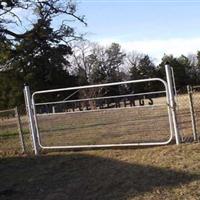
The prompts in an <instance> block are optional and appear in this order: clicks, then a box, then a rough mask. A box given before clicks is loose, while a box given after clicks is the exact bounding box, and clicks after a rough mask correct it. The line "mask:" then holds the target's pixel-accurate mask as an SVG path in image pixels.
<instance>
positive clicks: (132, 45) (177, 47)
mask: <svg viewBox="0 0 200 200" xmlns="http://www.w3.org/2000/svg"><path fill="white" fill-rule="evenodd" d="M98 42H99V43H100V44H101V45H104V46H107V45H109V44H111V43H112V42H118V43H119V44H120V45H121V46H122V48H123V49H124V50H125V51H138V52H140V53H144V54H148V55H149V56H151V57H152V58H155V59H156V61H157V62H160V60H161V58H162V57H163V55H164V54H173V55H174V56H180V55H182V54H184V55H188V54H195V53H196V52H197V50H200V38H171V39H166V40H164V39H163V40H162V39H159V40H140V41H128V42H125V41H122V40H117V39H109V38H108V39H102V40H99V41H98Z"/></svg>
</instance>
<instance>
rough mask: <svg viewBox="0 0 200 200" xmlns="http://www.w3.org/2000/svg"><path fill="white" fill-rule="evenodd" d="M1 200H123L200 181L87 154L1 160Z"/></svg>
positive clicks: (191, 175)
mask: <svg viewBox="0 0 200 200" xmlns="http://www.w3.org/2000/svg"><path fill="white" fill-rule="evenodd" d="M0 172H1V178H0V199H1V200H4V199H6V200H9V199H20V200H25V199H29V200H30V199H34V200H35V199H37V200H40V199H41V200H64V199H67V200H80V199H82V200H89V199H91V200H94V199H95V200H98V199H99V200H112V199H114V200H123V199H127V198H128V197H133V196H136V197H137V196H139V195H142V194H143V193H145V192H151V191H153V190H155V189H156V188H160V189H164V188H165V189H166V188H167V187H170V188H172V187H176V186H180V185H181V184H186V183H189V182H191V181H193V180H196V179H199V177H198V176H196V175H193V174H188V173H184V172H178V171H173V170H170V169H163V168H162V169H161V168H157V167H152V166H144V165H139V164H130V163H127V162H122V161H118V160H114V159H108V158H101V157H95V156H91V155H87V154H70V155H56V156H55V155H50V156H42V157H38V158H4V159H1V160H0Z"/></svg>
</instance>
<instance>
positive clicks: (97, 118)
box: [0, 86, 200, 155]
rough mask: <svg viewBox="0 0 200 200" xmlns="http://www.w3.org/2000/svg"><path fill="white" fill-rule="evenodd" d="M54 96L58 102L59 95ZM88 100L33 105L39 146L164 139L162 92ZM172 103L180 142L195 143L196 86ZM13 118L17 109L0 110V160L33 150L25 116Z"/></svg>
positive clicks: (199, 118)
mask: <svg viewBox="0 0 200 200" xmlns="http://www.w3.org/2000/svg"><path fill="white" fill-rule="evenodd" d="M77 93H78V92H76V95H77ZM82 93H83V91H82ZM85 93H88V91H87V92H85ZM190 95H191V96H190ZM56 96H58V97H60V96H59V95H58V94H57V95H56ZM72 96H73V95H72ZM91 97H92V96H91V95H89V96H88V97H86V96H84V97H83V98H82V99H78V98H77V99H75V101H73V99H72V97H71V96H70V98H67V99H64V102H59V101H58V102H59V103H58V104H56V103H55V102H54V103H48V102H47V103H42V102H41V101H40V103H38V104H36V112H37V121H38V128H39V132H40V136H41V141H42V144H43V145H44V146H60V145H90V144H93V145H95V144H97V145H98V144H111V143H115V144H123V143H133V142H135V143H140V142H164V141H166V140H167V139H168V138H169V135H170V124H169V119H168V105H167V102H166V97H165V95H164V93H163V91H157V92H156V93H152V94H151V93H148V94H144V93H143V94H141V95H136V96H134V95H133V94H128V95H127V94H126V95H125V94H118V95H117V96H116V97H113V96H109V95H107V96H106V95H105V96H104V97H106V98H104V99H101V98H100V97H99V96H96V97H95V98H94V99H93V100H91ZM191 98H192V101H191ZM176 103H177V121H178V129H179V132H180V136H181V140H182V142H191V141H194V131H196V134H197V139H199V136H200V86H193V87H191V89H190V90H188V89H187V88H186V87H185V88H184V89H182V90H179V91H177V96H176ZM191 105H192V106H193V113H192V111H191ZM17 113H18V112H16V109H10V110H4V111H0V155H4V154H6V155H8V154H13V153H21V152H24V151H26V152H30V151H32V145H31V143H32V139H31V137H30V132H29V123H28V117H27V116H26V115H22V116H18V114H17ZM192 117H193V118H192ZM19 120H20V122H19ZM193 120H194V122H193ZM193 125H195V126H193ZM20 131H21V134H22V137H23V141H24V147H23V145H22V138H20Z"/></svg>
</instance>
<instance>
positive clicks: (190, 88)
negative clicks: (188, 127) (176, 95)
mask: <svg viewBox="0 0 200 200" xmlns="http://www.w3.org/2000/svg"><path fill="white" fill-rule="evenodd" d="M187 92H188V97H189V105H190V115H191V122H192V133H193V137H194V141H197V128H196V119H195V112H194V104H193V96H192V87H191V86H190V85H187Z"/></svg>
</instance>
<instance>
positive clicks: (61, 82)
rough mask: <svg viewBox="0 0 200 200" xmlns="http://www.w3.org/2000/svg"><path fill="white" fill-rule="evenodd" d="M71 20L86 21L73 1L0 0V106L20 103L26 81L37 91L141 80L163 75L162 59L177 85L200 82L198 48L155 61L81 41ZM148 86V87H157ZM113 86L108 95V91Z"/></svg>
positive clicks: (115, 47)
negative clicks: (25, 14)
mask: <svg viewBox="0 0 200 200" xmlns="http://www.w3.org/2000/svg"><path fill="white" fill-rule="evenodd" d="M16 10H20V11H21V12H15V11H16ZM23 12H31V13H32V15H33V16H34V17H32V18H31V20H27V21H24V20H25V19H24V18H23V16H21V15H20V14H19V13H23ZM58 19H62V20H58ZM74 21H76V23H77V22H79V23H80V26H82V25H84V26H86V25H87V24H86V22H85V18H84V16H82V15H79V14H78V11H77V5H76V3H74V2H73V1H62V0H50V1H40V0H38V1H37V0H36V1H35V0H34V1H24V0H23V1H22V0H2V1H1V2H0V109H5V108H9V107H14V106H20V105H23V104H24V97H23V87H24V84H25V83H26V84H28V85H30V87H31V90H32V91H36V90H43V89H52V88H61V87H71V86H77V85H88V84H99V83H108V82H116V81H124V80H137V79H143V78H154V77H157V78H162V79H165V71H164V65H165V63H166V62H169V64H170V65H171V66H172V67H173V69H174V73H175V77H176V86H177V89H181V88H182V87H184V86H185V85H187V84H191V85H197V84H200V52H199V51H198V52H197V55H190V56H184V55H182V56H180V57H174V56H173V55H164V56H163V58H162V60H161V63H160V64H157V65H156V64H155V63H154V62H153V60H152V59H151V58H150V57H149V56H148V55H145V54H140V53H137V52H125V51H123V50H122V48H121V46H120V44H118V43H112V44H111V45H110V46H107V47H103V46H101V45H99V44H97V43H92V42H89V41H85V40H84V39H83V37H84V35H83V34H79V33H77V32H76V31H75V28H73V23H74ZM55 22H56V26H55ZM24 24H25V26H26V28H25V29H23V27H24ZM13 26H15V27H18V29H13V28H12V27H13ZM139 87H144V86H142V85H140V86H138V87H135V88H133V90H134V92H137V90H139V89H141V88H139ZM150 87H151V89H152V90H153V89H155V88H156V87H157V86H156V85H151V86H150ZM118 89H119V88H118ZM118 89H116V91H115V90H113V89H112V90H108V91H107V93H110V95H113V94H115V93H116V92H117V90H118ZM143 90H145V88H143Z"/></svg>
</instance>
